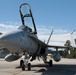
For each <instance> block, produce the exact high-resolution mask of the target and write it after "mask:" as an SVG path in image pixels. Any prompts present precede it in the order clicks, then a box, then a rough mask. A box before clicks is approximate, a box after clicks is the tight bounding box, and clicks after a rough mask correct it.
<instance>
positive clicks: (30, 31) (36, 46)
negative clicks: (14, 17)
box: [0, 3, 68, 70]
mask: <svg viewBox="0 0 76 75" xmlns="http://www.w3.org/2000/svg"><path fill="white" fill-rule="evenodd" d="M19 12H20V16H21V21H22V25H21V26H20V27H19V28H18V29H17V30H14V31H12V32H10V31H9V32H8V33H6V34H2V35H1V36H0V46H2V47H4V48H6V49H8V50H9V51H10V54H8V55H7V56H6V57H5V60H6V61H8V62H11V61H15V60H18V59H19V58H20V57H21V56H22V58H23V60H20V66H21V68H22V70H25V68H27V69H28V70H31V63H30V62H29V61H31V62H32V61H33V60H35V59H36V58H38V59H39V57H41V58H43V61H44V63H48V64H49V66H50V67H51V66H52V65H53V63H52V60H49V62H48V61H47V55H48V52H49V51H51V50H49V49H48V48H49V47H50V48H55V49H56V53H55V55H54V56H53V59H54V60H55V61H57V62H58V61H60V60H61V56H60V54H59V53H58V48H68V47H66V46H53V45H48V43H49V41H50V38H51V35H52V33H53V30H52V32H51V34H50V36H49V39H48V41H47V43H45V42H43V41H41V40H39V39H38V36H37V30H36V25H35V22H34V18H33V14H32V11H31V6H30V5H29V4H28V3H23V4H21V5H20V7H19ZM30 25H32V27H31V26H30Z"/></svg>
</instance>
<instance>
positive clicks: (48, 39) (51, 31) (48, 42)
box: [47, 29, 54, 44]
mask: <svg viewBox="0 0 76 75" xmlns="http://www.w3.org/2000/svg"><path fill="white" fill-rule="evenodd" d="M53 31H54V29H52V31H51V34H50V36H49V38H48V41H47V44H49V41H50V38H51V36H52V34H53Z"/></svg>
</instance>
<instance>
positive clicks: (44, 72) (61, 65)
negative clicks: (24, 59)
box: [0, 58, 76, 75]
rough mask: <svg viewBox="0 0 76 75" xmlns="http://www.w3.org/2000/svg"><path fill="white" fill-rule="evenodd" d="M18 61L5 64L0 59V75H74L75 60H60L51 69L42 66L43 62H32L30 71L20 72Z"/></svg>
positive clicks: (75, 69) (75, 73) (75, 71)
mask: <svg viewBox="0 0 76 75" xmlns="http://www.w3.org/2000/svg"><path fill="white" fill-rule="evenodd" d="M19 62H20V59H19V60H17V61H14V62H6V61H5V60H4V59H0V75H76V59H64V58H63V59H61V61H60V62H55V61H53V64H54V65H53V67H49V66H48V64H44V63H43V61H42V60H41V61H38V60H35V61H33V62H32V63H31V64H32V67H31V71H28V70H27V69H26V70H25V71H22V70H21V68H20V66H19Z"/></svg>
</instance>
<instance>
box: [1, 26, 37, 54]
mask: <svg viewBox="0 0 76 75" xmlns="http://www.w3.org/2000/svg"><path fill="white" fill-rule="evenodd" d="M28 35H32V36H34V37H35V38H37V36H36V35H35V34H31V33H30V29H29V28H28V27H24V28H19V29H17V30H15V31H12V32H8V33H6V34H2V35H1V36H0V45H1V46H3V47H5V48H7V49H8V50H9V51H10V52H14V53H21V52H24V51H27V52H29V53H35V52H36V51H37V49H38V44H37V43H36V42H35V41H33V40H32V39H31V38H29V37H28Z"/></svg>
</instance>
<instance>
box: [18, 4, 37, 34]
mask: <svg viewBox="0 0 76 75" xmlns="http://www.w3.org/2000/svg"><path fill="white" fill-rule="evenodd" d="M19 11H20V16H21V20H22V25H23V26H22V27H26V26H27V27H29V28H30V29H32V31H33V32H34V33H35V34H37V31H36V26H35V22H34V18H33V15H32V11H31V7H30V5H29V4H27V3H24V4H22V5H21V6H20V8H19Z"/></svg>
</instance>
